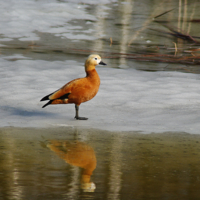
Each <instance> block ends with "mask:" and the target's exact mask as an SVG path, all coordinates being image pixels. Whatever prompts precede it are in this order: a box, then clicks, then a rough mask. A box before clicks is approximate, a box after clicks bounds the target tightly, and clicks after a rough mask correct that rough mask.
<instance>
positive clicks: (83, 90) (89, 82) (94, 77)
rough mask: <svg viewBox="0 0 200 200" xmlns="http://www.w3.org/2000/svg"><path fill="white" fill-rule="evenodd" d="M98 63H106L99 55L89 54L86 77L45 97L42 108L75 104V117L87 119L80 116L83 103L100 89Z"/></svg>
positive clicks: (73, 81)
mask: <svg viewBox="0 0 200 200" xmlns="http://www.w3.org/2000/svg"><path fill="white" fill-rule="evenodd" d="M97 65H106V64H105V63H104V62H103V61H102V60H101V57H100V56H99V55H95V54H92V55H89V57H88V58H87V60H86V61H85V72H86V77H84V78H77V79H74V80H72V81H70V82H68V83H67V84H65V85H64V86H63V87H61V88H60V89H58V90H56V91H55V92H53V93H51V94H48V95H47V96H45V97H43V98H42V99H41V100H40V101H47V100H49V101H48V102H47V103H46V104H45V105H43V106H42V108H45V107H46V106H48V105H54V104H75V119H76V120H87V119H88V118H87V117H80V116H79V106H80V105H81V103H84V102H86V101H89V100H91V99H92V98H94V97H95V96H96V94H97V92H98V90H99V86H100V77H99V75H98V73H97V71H96V69H95V67H96V66H97Z"/></svg>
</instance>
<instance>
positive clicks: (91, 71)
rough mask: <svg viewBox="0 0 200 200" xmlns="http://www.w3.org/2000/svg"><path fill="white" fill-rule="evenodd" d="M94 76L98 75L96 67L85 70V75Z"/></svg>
mask: <svg viewBox="0 0 200 200" xmlns="http://www.w3.org/2000/svg"><path fill="white" fill-rule="evenodd" d="M94 76H98V74H97V71H96V69H92V70H87V71H86V77H91V78H92V77H94Z"/></svg>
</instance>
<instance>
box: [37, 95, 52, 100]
mask: <svg viewBox="0 0 200 200" xmlns="http://www.w3.org/2000/svg"><path fill="white" fill-rule="evenodd" d="M52 94H53V93H51V94H48V95H47V96H45V97H43V98H42V99H41V100H40V101H47V100H49V96H51V95H52Z"/></svg>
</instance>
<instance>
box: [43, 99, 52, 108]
mask: <svg viewBox="0 0 200 200" xmlns="http://www.w3.org/2000/svg"><path fill="white" fill-rule="evenodd" d="M41 101H42V100H41ZM43 101H44V100H43ZM51 103H52V100H50V101H49V102H47V103H46V104H44V105H43V106H42V108H45V107H46V106H48V105H49V104H51Z"/></svg>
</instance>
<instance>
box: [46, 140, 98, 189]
mask: <svg viewBox="0 0 200 200" xmlns="http://www.w3.org/2000/svg"><path fill="white" fill-rule="evenodd" d="M47 147H48V148H49V149H51V150H52V151H54V152H55V153H56V154H57V155H58V156H59V157H60V158H62V159H63V160H65V162H67V163H69V164H71V165H73V166H77V167H80V168H82V169H83V170H82V173H81V189H83V191H84V192H94V190H95V189H96V186H95V184H94V183H93V182H91V181H90V178H91V175H92V173H93V171H94V169H95V168H96V163H97V161H96V156H95V152H94V150H93V148H92V147H91V146H89V145H87V144H86V143H84V142H79V141H73V142H71V141H58V140H50V141H49V143H48V144H47Z"/></svg>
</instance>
